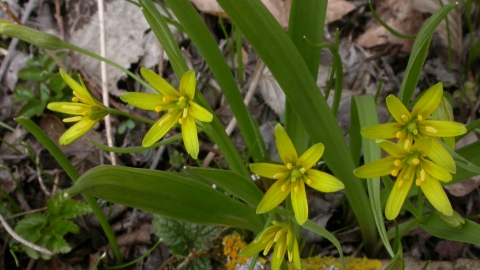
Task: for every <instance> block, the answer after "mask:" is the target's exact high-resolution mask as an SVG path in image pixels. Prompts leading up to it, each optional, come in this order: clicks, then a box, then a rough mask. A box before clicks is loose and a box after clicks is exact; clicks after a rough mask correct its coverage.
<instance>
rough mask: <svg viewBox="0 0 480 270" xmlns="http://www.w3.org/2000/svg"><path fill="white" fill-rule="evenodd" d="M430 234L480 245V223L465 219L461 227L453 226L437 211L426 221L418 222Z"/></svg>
mask: <svg viewBox="0 0 480 270" xmlns="http://www.w3.org/2000/svg"><path fill="white" fill-rule="evenodd" d="M418 225H420V227H422V228H423V229H424V230H425V231H426V232H428V233H429V234H431V235H433V236H435V237H439V238H443V239H447V240H452V241H457V242H464V243H470V244H474V245H477V246H478V245H480V234H479V233H478V232H480V225H479V224H477V223H475V222H473V221H470V220H468V219H466V220H465V224H463V226H462V227H460V228H453V227H451V226H449V225H447V223H445V222H444V221H442V220H441V219H440V218H439V217H438V215H437V213H436V212H435V213H433V214H430V215H429V216H428V217H427V219H426V220H425V222H424V223H418Z"/></svg>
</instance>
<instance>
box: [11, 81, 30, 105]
mask: <svg viewBox="0 0 480 270" xmlns="http://www.w3.org/2000/svg"><path fill="white" fill-rule="evenodd" d="M13 93H14V94H15V97H14V98H13V102H15V103H16V102H22V101H27V100H31V99H34V98H35V93H33V91H32V90H31V89H30V88H28V87H26V86H24V85H19V86H17V87H16V88H15V90H13Z"/></svg>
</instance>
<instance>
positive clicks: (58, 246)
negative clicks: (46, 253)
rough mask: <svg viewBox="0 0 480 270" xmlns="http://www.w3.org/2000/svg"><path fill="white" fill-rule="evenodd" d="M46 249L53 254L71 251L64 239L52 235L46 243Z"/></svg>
mask: <svg viewBox="0 0 480 270" xmlns="http://www.w3.org/2000/svg"><path fill="white" fill-rule="evenodd" d="M47 247H48V248H49V249H50V250H51V251H52V252H53V253H68V252H70V250H72V248H71V247H70V246H69V245H68V243H67V242H66V241H65V239H63V237H61V236H59V235H53V236H52V237H50V238H49V239H48V242H47Z"/></svg>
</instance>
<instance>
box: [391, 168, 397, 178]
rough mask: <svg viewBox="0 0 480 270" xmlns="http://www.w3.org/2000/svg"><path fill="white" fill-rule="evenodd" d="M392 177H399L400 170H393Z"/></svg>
mask: <svg viewBox="0 0 480 270" xmlns="http://www.w3.org/2000/svg"><path fill="white" fill-rule="evenodd" d="M392 176H393V177H397V176H398V170H397V169H393V170H392Z"/></svg>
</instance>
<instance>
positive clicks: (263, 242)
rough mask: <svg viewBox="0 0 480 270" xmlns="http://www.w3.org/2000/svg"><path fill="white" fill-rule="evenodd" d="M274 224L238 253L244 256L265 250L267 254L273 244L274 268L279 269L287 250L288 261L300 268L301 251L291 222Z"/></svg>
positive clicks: (273, 269) (274, 269)
mask: <svg viewBox="0 0 480 270" xmlns="http://www.w3.org/2000/svg"><path fill="white" fill-rule="evenodd" d="M272 224H273V225H272V226H270V227H268V228H266V229H265V230H264V231H262V232H261V233H260V234H259V235H257V237H255V240H253V242H252V243H250V244H249V245H248V246H247V247H246V248H245V249H244V250H242V251H241V252H240V253H239V254H238V255H239V256H242V257H246V256H251V255H253V254H256V253H258V252H260V251H262V250H263V255H264V256H266V255H267V254H268V252H269V251H270V249H271V248H272V246H273V245H275V247H274V248H273V255H272V270H277V269H279V268H280V265H281V264H282V261H283V256H285V251H287V254H288V261H290V262H292V261H293V265H294V266H295V268H297V269H300V268H301V265H300V253H299V251H298V241H297V238H296V237H295V234H294V232H293V230H292V227H291V225H290V224H289V222H278V221H274V222H272Z"/></svg>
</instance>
